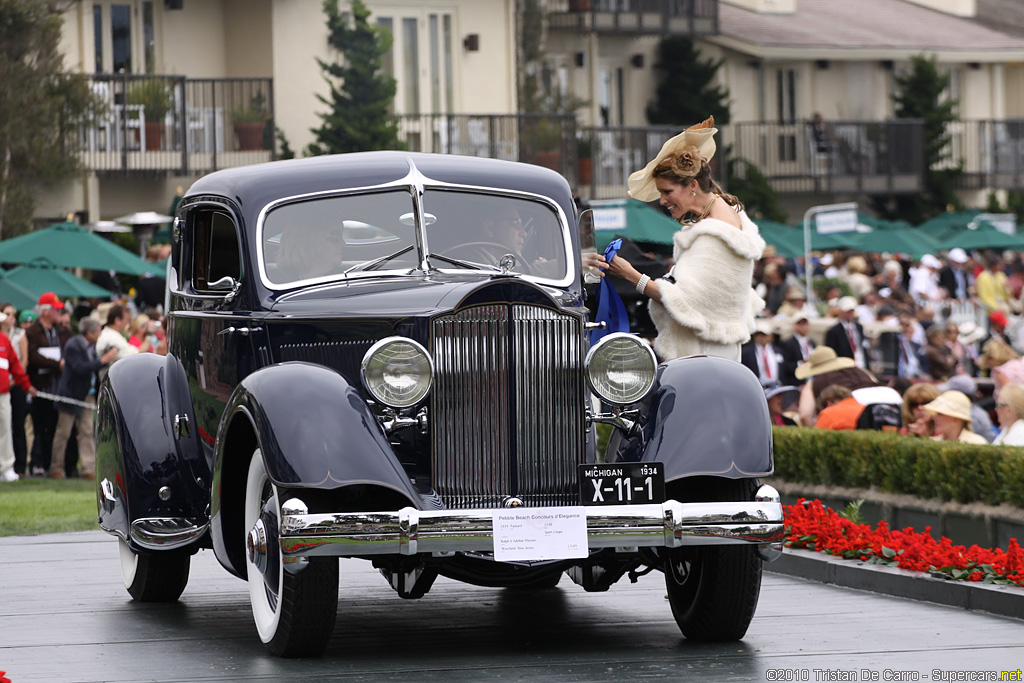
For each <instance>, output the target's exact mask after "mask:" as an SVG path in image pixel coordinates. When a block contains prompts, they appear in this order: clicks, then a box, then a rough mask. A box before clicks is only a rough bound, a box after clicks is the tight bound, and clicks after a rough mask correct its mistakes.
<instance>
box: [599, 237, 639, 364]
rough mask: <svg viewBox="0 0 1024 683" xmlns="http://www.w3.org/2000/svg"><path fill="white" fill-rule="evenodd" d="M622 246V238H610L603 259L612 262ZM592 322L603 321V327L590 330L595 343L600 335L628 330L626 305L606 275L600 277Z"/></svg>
mask: <svg viewBox="0 0 1024 683" xmlns="http://www.w3.org/2000/svg"><path fill="white" fill-rule="evenodd" d="M621 246H622V240H621V239H616V240H612V241H611V244H609V245H608V248H607V249H605V250H604V260H605V261H607V262H608V263H611V262H612V259H613V258H615V254H617V253H618V251H619V248H620V247H621ZM594 322H599V323H600V322H603V323H604V324H605V326H604V329H596V330H591V332H590V343H591V344H596V343H597V342H598V340H600V339H601V338H602V337H604V336H606V335H609V334H611V333H613V332H629V316H628V315H627V314H626V305H625V304H623V303H622V299H620V298H619V293H618V292H616V291H615V287H613V286H612V283H611V282H610V281H609V279H608V278H607V277H603V278H601V286H600V288H599V289H598V295H597V316H596V317H595V318H594Z"/></svg>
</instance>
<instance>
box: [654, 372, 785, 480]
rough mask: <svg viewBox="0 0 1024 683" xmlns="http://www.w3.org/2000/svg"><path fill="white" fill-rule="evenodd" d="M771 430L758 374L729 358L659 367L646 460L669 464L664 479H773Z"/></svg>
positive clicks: (766, 404) (766, 403)
mask: <svg viewBox="0 0 1024 683" xmlns="http://www.w3.org/2000/svg"><path fill="white" fill-rule="evenodd" d="M772 448H773V445H772V427H771V419H770V418H769V415H768V402H767V401H766V400H765V397H764V390H763V389H762V388H761V383H760V382H759V381H758V379H757V377H755V376H754V373H752V372H750V370H749V369H747V368H746V367H745V366H743V365H741V364H740V363H736V362H734V361H730V360H726V359H724V358H715V357H710V356H694V357H690V358H679V359H676V360H671V361H668V362H667V363H664V364H662V365H661V366H659V368H658V379H657V384H656V389H655V391H654V395H653V398H652V400H651V404H650V410H649V412H648V415H647V424H646V425H645V427H644V442H643V456H642V459H643V460H646V461H661V462H663V463H665V479H666V481H671V480H673V479H678V478H680V477H687V476H700V475H710V476H720V477H726V478H729V479H741V478H748V477H762V476H768V475H770V474H771V473H772V471H773V469H774V460H773V451H772Z"/></svg>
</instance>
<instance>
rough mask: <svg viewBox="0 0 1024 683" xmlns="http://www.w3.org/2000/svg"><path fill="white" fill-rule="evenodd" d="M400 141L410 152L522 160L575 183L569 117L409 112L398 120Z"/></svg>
mask: <svg viewBox="0 0 1024 683" xmlns="http://www.w3.org/2000/svg"><path fill="white" fill-rule="evenodd" d="M399 137H400V139H401V140H402V142H403V143H404V144H405V146H406V149H408V150H409V151H412V152H435V153H440V154H461V155H464V156H475V157H488V158H492V159H506V160H508V161H523V162H526V163H530V164H537V165H539V166H546V167H547V168H550V169H552V170H555V171H558V172H559V173H561V174H562V175H563V176H565V177H566V178H567V179H568V180H569V182H570V183H571V184H572V185H574V186H575V185H576V184H577V182H578V181H577V164H576V157H577V151H576V117H575V116H572V115H571V114H565V115H554V114H552V115H547V114H478V115H477V114H408V115H404V116H400V117H399Z"/></svg>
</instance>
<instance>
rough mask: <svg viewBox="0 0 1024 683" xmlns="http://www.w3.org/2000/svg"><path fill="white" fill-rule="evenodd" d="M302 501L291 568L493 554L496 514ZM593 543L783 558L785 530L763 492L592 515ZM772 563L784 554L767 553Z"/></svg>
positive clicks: (284, 539)
mask: <svg viewBox="0 0 1024 683" xmlns="http://www.w3.org/2000/svg"><path fill="white" fill-rule="evenodd" d="M303 508H304V505H303V504H302V503H301V501H296V500H295V499H292V500H289V501H286V502H285V504H284V505H283V506H282V511H281V525H280V535H279V537H280V544H281V551H282V554H283V557H284V559H285V562H289V561H292V562H294V561H297V560H298V558H303V557H310V556H317V555H333V556H345V557H360V556H368V555H392V554H394V555H399V554H400V555H415V554H418V553H449V552H489V551H492V550H493V549H494V513H495V511H494V510H490V509H487V510H431V511H426V510H416V509H414V508H411V507H407V508H403V509H402V510H399V511H397V512H368V513H334V514H331V513H328V514H308V513H307V514H303V512H304V510H303ZM585 512H586V523H587V542H588V545H589V548H590V549H591V550H595V549H599V548H619V549H622V550H627V549H635V548H637V547H639V546H647V547H665V548H677V547H680V546H684V545H712V544H755V545H760V546H762V547H763V548H764V550H766V551H770V550H771V549H774V550H775V551H778V550H781V547H782V541H783V539H784V538H785V531H784V529H785V522H784V520H783V514H782V504H781V502H780V500H779V494H778V492H777V491H776V490H775V489H774V488H772V487H771V486H767V485H765V486H761V488H760V489H759V490H758V492H757V495H756V496H755V500H753V501H751V502H720V503H719V502H714V503H680V502H677V501H674V500H669V501H666V502H664V503H660V504H657V503H655V504H648V505H609V506H598V507H586V508H585ZM762 556H763V557H765V558H766V559H774V557H776V556H777V554H774V553H771V552H763V553H762Z"/></svg>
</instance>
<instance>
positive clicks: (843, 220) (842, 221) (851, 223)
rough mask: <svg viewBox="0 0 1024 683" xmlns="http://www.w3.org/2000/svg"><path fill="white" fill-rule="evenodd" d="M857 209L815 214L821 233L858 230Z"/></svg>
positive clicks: (815, 220) (819, 232)
mask: <svg viewBox="0 0 1024 683" xmlns="http://www.w3.org/2000/svg"><path fill="white" fill-rule="evenodd" d="M857 221H858V218H857V210H856V209H851V210H846V211H827V212H826V211H822V212H821V213H818V214H816V215H815V216H814V223H815V225H816V227H817V228H818V234H819V235H833V234H835V233H837V232H856V230H857Z"/></svg>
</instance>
